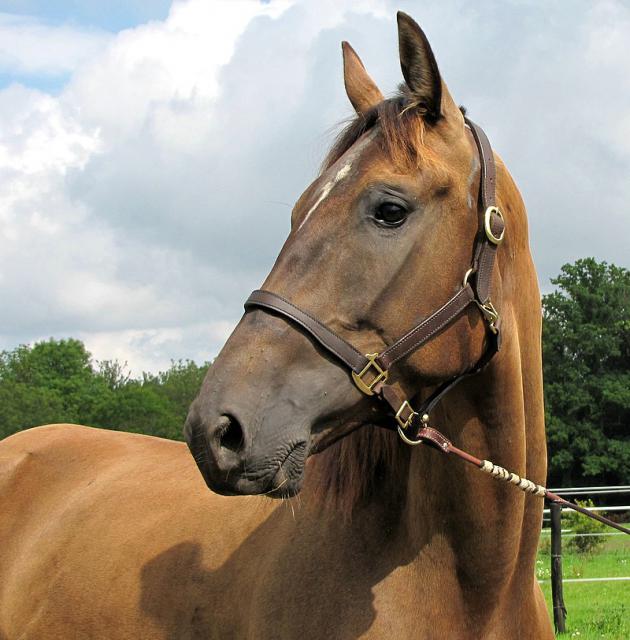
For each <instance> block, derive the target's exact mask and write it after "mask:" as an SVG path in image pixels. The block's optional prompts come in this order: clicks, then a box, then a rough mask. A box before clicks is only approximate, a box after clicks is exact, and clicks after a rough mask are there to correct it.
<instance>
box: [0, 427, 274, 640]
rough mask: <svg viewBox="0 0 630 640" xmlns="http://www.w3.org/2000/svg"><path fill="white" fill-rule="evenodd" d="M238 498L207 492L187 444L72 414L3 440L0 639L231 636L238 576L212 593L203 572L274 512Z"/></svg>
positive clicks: (220, 561) (216, 564) (0, 469)
mask: <svg viewBox="0 0 630 640" xmlns="http://www.w3.org/2000/svg"><path fill="white" fill-rule="evenodd" d="M250 501H257V502H258V503H259V504H258V505H257V507H256V508H255V509H248V508H245V509H243V508H242V507H243V506H245V503H246V502H250ZM236 503H238V504H235V501H234V500H233V499H228V498H223V497H221V496H217V495H216V494H213V493H212V492H210V491H208V489H207V488H206V486H205V485H204V483H203V481H202V479H201V476H200V474H199V473H198V471H197V469H196V467H195V464H194V461H193V460H192V458H191V457H190V455H189V453H188V451H187V448H186V446H185V445H183V444H182V443H175V442H171V441H166V440H161V439H158V438H152V437H149V436H142V435H138V434H129V433H121V432H115V431H106V430H100V429H92V428H89V427H80V426H76V425H49V426H44V427H38V428H35V429H30V430H27V431H23V432H20V433H18V434H15V435H13V436H11V437H9V438H7V439H5V440H4V441H2V442H0V640H5V639H6V640H13V638H18V637H19V638H23V639H25V640H26V639H27V638H37V639H38V640H46V639H52V638H55V639H58V638H67V639H68V640H70V639H71V638H102V637H103V630H104V629H110V633H109V635H108V637H111V638H114V637H115V638H139V637H142V638H162V637H178V638H189V637H190V638H195V637H200V636H198V635H196V634H197V632H196V631H195V630H196V629H201V628H203V630H204V635H203V637H205V638H207V637H215V635H216V636H218V635H222V637H230V633H229V627H230V625H229V624H228V623H227V621H226V616H227V615H228V611H224V610H223V609H222V604H221V603H222V602H223V601H224V600H225V596H226V595H228V594H229V593H230V591H231V590H232V589H233V588H234V585H230V584H228V583H226V584H220V581H218V582H217V584H216V585H215V588H214V589H212V590H210V591H209V592H208V590H207V589H206V587H207V581H205V582H204V584H203V585H202V584H201V583H200V582H201V581H200V580H199V579H198V580H197V582H195V576H196V575H197V576H201V575H206V574H208V573H212V572H213V571H214V572H217V570H218V569H219V568H220V567H221V565H222V564H223V563H224V562H226V561H227V559H228V558H229V557H230V556H231V554H232V553H233V551H234V549H235V548H237V547H238V545H239V543H240V542H241V540H242V538H243V536H246V535H247V534H248V532H249V531H250V530H251V529H252V528H254V527H255V526H256V524H257V523H258V521H259V520H260V519H261V518H264V517H265V516H266V515H267V513H268V511H269V507H268V505H266V503H263V504H260V503H262V500H261V499H260V498H252V499H245V500H243V498H241V499H240V500H237V501H236ZM250 506H251V505H250ZM219 573H220V572H219ZM242 573H243V574H246V573H247V567H243V568H242ZM245 577H246V576H245ZM202 587H203V589H202ZM202 591H203V592H202ZM26 594H28V596H27V597H25V596H26ZM202 618H203V619H202ZM213 629H214V630H215V631H216V634H215V633H214V632H213ZM173 634H174V635H173Z"/></svg>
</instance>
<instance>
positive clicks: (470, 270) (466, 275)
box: [462, 267, 475, 287]
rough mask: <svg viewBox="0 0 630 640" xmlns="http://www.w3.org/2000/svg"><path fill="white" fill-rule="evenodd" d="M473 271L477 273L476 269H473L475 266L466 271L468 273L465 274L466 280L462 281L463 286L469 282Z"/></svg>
mask: <svg viewBox="0 0 630 640" xmlns="http://www.w3.org/2000/svg"><path fill="white" fill-rule="evenodd" d="M473 273H475V270H474V269H473V267H470V269H468V271H466V274H465V275H464V282H463V283H462V287H465V286H466V285H467V284H468V278H470V276H471V275H472V274H473Z"/></svg>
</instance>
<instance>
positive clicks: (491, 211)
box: [483, 207, 505, 244]
mask: <svg viewBox="0 0 630 640" xmlns="http://www.w3.org/2000/svg"><path fill="white" fill-rule="evenodd" d="M493 215H496V216H498V217H499V219H500V220H501V222H503V224H504V226H503V230H502V231H501V235H500V236H495V235H494V233H492V216H493ZM483 227H484V229H485V231H486V238H488V240H489V241H490V242H492V244H501V242H502V240H503V236H504V235H505V220H504V219H503V214H502V213H501V211H500V210H499V207H488V208H487V209H486V213H485V214H484V216H483Z"/></svg>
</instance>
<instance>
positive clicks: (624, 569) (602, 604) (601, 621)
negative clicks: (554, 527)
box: [536, 532, 630, 640]
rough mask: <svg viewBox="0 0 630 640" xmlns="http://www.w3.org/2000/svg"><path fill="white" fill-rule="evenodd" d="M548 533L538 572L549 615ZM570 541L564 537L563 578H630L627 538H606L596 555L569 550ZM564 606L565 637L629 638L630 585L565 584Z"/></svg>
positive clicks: (551, 614) (623, 583) (585, 639)
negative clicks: (565, 609) (565, 613)
mask: <svg viewBox="0 0 630 640" xmlns="http://www.w3.org/2000/svg"><path fill="white" fill-rule="evenodd" d="M547 538H548V533H544V532H543V535H542V537H541V540H542V543H541V548H540V550H539V553H538V560H537V564H536V573H537V576H538V578H539V579H541V580H544V582H543V584H542V585H541V586H542V589H543V593H544V594H545V599H546V600H547V606H548V608H549V615H550V616H553V613H552V608H551V584H550V583H549V577H550V566H551V560H550V556H549V548H548V544H547V543H546V542H545V540H546V539H547ZM567 542H568V538H563V547H564V548H563V556H562V569H563V571H562V574H563V578H565V579H567V578H603V577H612V576H630V539H629V538H628V536H610V537H607V538H606V540H605V542H604V544H603V546H602V547H600V548H599V549H598V550H597V551H596V552H594V553H586V554H578V553H575V552H569V551H567V548H566V545H567ZM563 591H564V603H565V605H566V608H567V620H566V626H567V633H566V634H563V635H562V636H560V637H562V638H579V639H580V640H595V638H597V640H601V639H605V640H628V639H630V582H628V581H624V582H583V583H579V582H577V583H576V582H573V583H571V582H565V583H564V585H563Z"/></svg>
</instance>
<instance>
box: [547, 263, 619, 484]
mask: <svg viewBox="0 0 630 640" xmlns="http://www.w3.org/2000/svg"><path fill="white" fill-rule="evenodd" d="M551 282H552V284H554V285H555V286H556V290H555V291H554V292H553V293H550V294H548V295H545V296H543V320H544V321H543V363H544V365H543V366H544V379H545V402H546V415H547V440H548V446H549V478H550V483H551V484H555V485H563V486H568V485H572V484H574V483H577V484H580V483H583V482H584V480H585V479H587V481H589V482H590V481H592V482H594V483H610V484H618V483H626V484H627V483H628V480H629V478H630V437H629V426H630V271H628V270H627V269H623V268H620V267H616V266H615V265H612V264H607V263H606V262H597V261H596V260H595V259H593V258H586V259H583V260H578V261H577V262H575V263H574V264H567V265H564V266H563V267H562V271H561V273H560V275H559V276H558V277H557V278H555V279H553V280H552V281H551Z"/></svg>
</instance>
